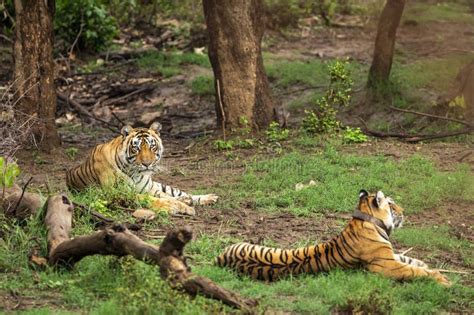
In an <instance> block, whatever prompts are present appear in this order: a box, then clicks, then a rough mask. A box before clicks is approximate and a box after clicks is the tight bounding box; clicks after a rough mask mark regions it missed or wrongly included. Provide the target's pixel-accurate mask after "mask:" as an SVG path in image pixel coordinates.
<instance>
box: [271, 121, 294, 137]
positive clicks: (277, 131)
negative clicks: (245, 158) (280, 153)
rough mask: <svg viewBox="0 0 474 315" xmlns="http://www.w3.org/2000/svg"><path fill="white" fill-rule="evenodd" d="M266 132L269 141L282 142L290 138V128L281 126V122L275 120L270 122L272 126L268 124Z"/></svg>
mask: <svg viewBox="0 0 474 315" xmlns="http://www.w3.org/2000/svg"><path fill="white" fill-rule="evenodd" d="M265 134H266V135H267V139H268V141H270V142H280V141H284V140H286V139H288V136H289V135H290V130H288V129H286V128H281V127H280V124H279V123H277V122H276V121H273V122H271V123H270V126H268V129H267V130H265Z"/></svg>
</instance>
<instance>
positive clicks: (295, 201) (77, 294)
mask: <svg viewBox="0 0 474 315" xmlns="http://www.w3.org/2000/svg"><path fill="white" fill-rule="evenodd" d="M292 145H294V147H293V146H292ZM285 146H287V147H285V149H286V151H287V152H289V153H286V154H284V155H281V156H277V157H274V158H270V159H269V158H268V157H264V158H263V159H262V160H260V161H250V162H248V164H247V171H246V172H245V173H244V174H243V175H242V176H241V177H240V178H236V181H235V182H234V183H227V182H226V183H222V182H225V181H226V179H223V180H222V182H221V183H219V186H221V187H222V188H220V189H221V191H217V192H218V193H219V194H220V195H221V196H225V198H222V201H221V203H220V204H218V205H217V206H218V207H221V208H223V209H225V208H226V207H231V208H232V209H238V208H239V207H240V206H239V202H240V201H248V200H255V201H256V204H257V209H255V210H253V211H285V212H292V213H296V214H314V213H321V212H327V211H346V212H348V211H352V209H353V208H354V207H355V204H356V202H357V194H358V191H359V189H361V188H366V189H368V190H371V191H374V190H376V189H382V190H383V191H384V192H385V193H386V194H387V195H390V196H392V197H393V198H394V199H395V200H396V201H397V202H398V203H399V204H400V205H401V206H403V207H404V208H405V209H406V212H407V213H408V217H409V215H410V213H414V212H419V211H422V210H423V209H425V208H431V207H436V206H437V205H440V204H441V203H442V202H446V201H449V200H452V199H454V198H455V199H456V200H467V201H472V200H473V199H472V198H473V197H472V196H474V193H473V191H472V190H473V189H474V185H473V178H472V176H471V172H470V169H469V167H468V166H465V165H461V166H459V168H458V170H457V171H454V172H441V171H439V170H438V169H437V168H436V167H435V166H434V165H433V163H432V162H431V161H429V160H428V159H426V158H423V157H421V156H419V155H414V156H412V157H410V158H408V159H405V160H400V161H396V160H393V159H391V158H387V157H383V156H359V155H354V154H347V153H343V152H342V151H341V149H343V147H342V146H341V145H340V143H339V142H338V141H337V140H334V139H333V138H328V137H323V136H320V137H308V136H301V137H299V138H297V139H296V140H295V141H294V143H291V142H285ZM291 151H293V152H291ZM243 163H245V161H243ZM310 179H313V180H317V182H318V185H316V186H311V187H309V188H307V189H304V190H302V191H298V192H296V191H295V190H294V185H295V184H296V183H298V182H303V183H307V182H308V181H309V180H310ZM214 188H216V187H214ZM214 188H213V190H214ZM206 190H207V191H209V187H207V188H206ZM72 198H73V199H74V200H75V201H76V202H79V203H82V204H85V205H89V206H90V205H93V206H94V207H95V208H96V210H98V211H101V212H102V213H103V214H104V215H106V216H110V217H112V218H114V219H116V220H117V221H131V217H130V216H129V214H128V213H125V212H124V211H123V210H120V209H119V208H116V207H115V205H117V204H122V205H127V202H128V203H129V204H128V206H129V207H131V208H133V207H138V206H142V205H145V204H141V203H137V202H136V201H134V200H135V199H134V194H133V193H132V192H131V191H130V190H129V189H128V188H127V187H122V186H119V187H118V188H116V189H110V190H109V189H97V188H92V189H89V190H87V191H85V192H83V193H81V194H75V195H73V196H72ZM100 205H102V206H103V207H101V206H100ZM43 214H44V213H43V212H42V211H40V212H39V213H38V214H37V215H36V216H35V217H34V218H31V219H30V220H27V221H26V222H25V224H24V225H22V226H20V225H17V224H16V223H15V222H11V221H10V220H8V219H6V218H5V217H4V216H3V215H1V214H0V227H1V230H2V233H3V236H2V237H0V295H7V294H11V292H13V293H15V294H18V295H19V296H26V297H35V298H34V300H35V301H38V302H41V300H42V299H46V300H50V301H54V305H53V304H48V305H46V306H44V307H42V308H41V309H35V310H33V311H31V312H30V313H33V314H49V313H51V312H58V313H61V314H62V313H66V312H75V313H77V312H81V313H92V314H117V313H118V314H122V313H124V314H135V313H141V314H155V313H157V314H206V313H226V312H232V311H233V310H231V309H230V308H228V307H226V306H223V305H222V304H221V303H219V302H216V301H212V300H209V299H206V298H203V297H197V298H195V299H192V298H190V297H188V296H187V295H184V294H181V293H179V292H176V291H174V290H172V289H170V288H169V286H168V284H167V283H166V282H165V281H163V280H161V279H160V277H159V270H158V268H157V267H156V266H150V265H147V264H145V263H142V262H139V261H136V260H134V259H131V258H116V257H103V256H95V257H87V258H85V259H84V260H82V261H81V262H79V263H78V264H77V265H76V266H75V267H74V268H73V269H72V270H64V269H60V270H56V269H53V268H49V267H47V268H45V269H43V270H41V269H35V268H32V267H30V266H29V263H28V255H27V253H29V252H30V250H31V249H32V248H33V247H36V248H38V249H39V253H40V254H41V255H44V256H45V255H46V254H47V244H46V233H47V231H46V230H45V228H44V226H43V224H42V216H43ZM223 216H224V218H225V213H223ZM161 219H162V220H164V221H162V222H161V223H163V222H165V221H166V219H165V218H161ZM312 220H315V224H318V222H317V216H313V217H312ZM159 222H160V221H159ZM149 227H152V225H148V226H145V228H149ZM92 230H93V224H92V221H91V216H90V214H89V213H88V212H87V211H81V210H76V214H75V217H74V229H73V233H72V234H73V235H79V234H84V233H90V232H91V231H92ZM325 236H330V235H325ZM316 237H320V235H318V236H316V235H315V238H314V239H316ZM394 238H395V240H397V241H398V242H400V243H402V244H404V245H406V246H412V247H416V248H418V249H420V250H421V251H430V252H434V253H440V254H443V255H446V254H453V255H460V256H461V257H462V258H463V259H464V260H465V262H466V265H467V266H472V245H471V244H470V243H469V242H468V241H464V240H459V239H457V238H455V237H454V236H452V235H451V234H450V230H449V228H448V227H447V226H444V225H441V226H439V227H438V228H435V227H418V226H416V227H415V226H408V227H403V228H401V229H399V230H397V231H396V233H394ZM314 239H313V238H311V240H314ZM242 240H243V238H242V237H230V236H229V235H225V234H222V233H220V232H219V231H216V232H215V233H213V234H198V235H196V236H195V240H193V241H192V242H191V243H190V244H189V245H188V246H187V247H186V250H185V254H186V255H187V256H190V257H191V259H189V260H188V261H189V262H190V264H191V266H192V268H193V271H194V272H195V273H196V274H199V275H202V276H206V277H209V278H210V279H212V280H213V281H215V282H216V283H218V284H219V285H222V286H223V287H225V288H227V289H230V290H234V291H236V292H238V293H239V294H241V295H243V296H246V297H252V298H256V299H258V300H259V303H260V304H259V306H258V309H257V311H258V312H259V313H263V312H266V311H282V312H294V313H311V314H313V313H314V314H329V313H332V312H336V311H340V312H344V311H347V312H350V311H356V312H365V313H393V314H421V313H441V312H466V313H468V312H471V311H472V309H473V308H474V305H473V302H472V301H473V300H474V289H473V288H472V287H470V286H467V285H465V284H463V283H466V281H465V279H466V278H469V277H471V276H459V275H455V274H448V277H449V278H450V280H451V281H452V282H453V287H451V288H444V287H441V286H439V285H438V284H437V283H435V282H434V281H432V280H429V279H420V280H416V281H412V282H407V283H400V282H396V281H393V280H390V279H387V278H384V277H382V276H380V275H375V274H371V273H368V272H366V271H363V270H353V271H342V270H336V271H334V272H331V273H329V274H319V275H303V276H300V277H294V278H287V279H283V280H281V281H279V282H277V283H273V284H266V283H263V282H257V281H253V280H251V279H249V278H248V277H242V276H238V275H237V274H235V273H234V272H233V271H231V270H227V269H222V268H218V267H217V266H215V265H214V264H213V262H214V259H215V257H216V256H217V255H218V254H219V253H220V252H221V251H222V250H223V249H224V248H225V247H226V246H227V245H229V244H232V243H234V242H237V241H242ZM311 240H308V239H295V240H294V242H293V244H294V246H297V245H307V244H309V243H312V241H311ZM157 243H158V242H157ZM265 244H266V245H270V246H278V242H277V240H272V239H266V240H265ZM435 257H436V255H435ZM421 258H423V257H421ZM430 260H432V259H430ZM443 267H445V266H443ZM446 268H449V266H447V267H446ZM469 281H470V280H468V281H467V282H468V283H469ZM470 283H472V282H470ZM177 301H179V303H178V302H177Z"/></svg>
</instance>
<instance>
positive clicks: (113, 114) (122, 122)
mask: <svg viewBox="0 0 474 315" xmlns="http://www.w3.org/2000/svg"><path fill="white" fill-rule="evenodd" d="M111 113H112V116H114V118H115V119H117V120H118V122H119V123H121V124H122V126H125V125H126V123H125V122H124V121H123V120H122V119H120V118H119V117H118V116H117V115H116V114H115V113H114V112H111Z"/></svg>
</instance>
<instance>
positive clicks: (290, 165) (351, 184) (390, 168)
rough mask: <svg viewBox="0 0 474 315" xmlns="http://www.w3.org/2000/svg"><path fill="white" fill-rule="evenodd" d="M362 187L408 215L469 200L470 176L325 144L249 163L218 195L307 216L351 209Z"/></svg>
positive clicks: (463, 170) (473, 183) (473, 185)
mask: <svg viewBox="0 0 474 315" xmlns="http://www.w3.org/2000/svg"><path fill="white" fill-rule="evenodd" d="M310 180H315V181H316V182H317V185H316V186H311V187H308V188H307V189H303V190H300V191H295V184H296V183H299V182H303V183H307V182H309V181H310ZM249 187H251V189H249ZM362 188H364V189H367V190H369V191H375V190H382V191H384V192H385V194H386V195H388V196H391V197H393V198H394V199H395V200H396V201H397V202H398V203H399V204H400V205H401V206H402V207H404V208H405V209H406V211H407V213H414V212H419V211H421V210H423V209H426V208H429V207H433V206H435V205H437V204H439V203H440V202H441V200H450V198H452V199H456V200H460V199H461V200H473V196H474V192H473V189H474V178H473V177H472V176H471V175H470V172H469V167H468V166H466V165H464V166H460V167H459V168H458V170H457V171H455V172H449V173H445V172H440V171H438V170H436V168H435V167H434V165H433V163H432V162H430V161H429V160H427V159H425V158H423V157H421V156H419V155H413V156H412V157H411V158H409V159H407V160H402V161H398V162H397V161H395V160H393V159H391V158H387V157H382V156H357V155H347V154H341V153H340V152H338V150H337V149H335V147H334V146H332V145H327V146H326V147H325V148H324V150H322V151H321V152H318V153H315V154H312V155H308V154H303V153H298V152H294V153H289V154H287V155H284V156H282V157H277V158H273V159H270V160H264V161H261V162H260V161H258V162H253V163H250V164H249V165H248V167H247V171H246V172H245V174H244V175H243V176H242V177H241V179H240V181H239V182H237V184H229V185H225V186H223V188H222V189H223V191H222V192H221V194H224V191H225V192H227V195H228V192H231V195H230V196H229V197H228V198H227V202H228V204H227V205H230V204H234V205H235V204H236V202H239V201H244V200H255V202H256V206H257V208H258V209H260V210H265V211H286V212H291V213H295V214H298V215H310V214H314V213H321V212H323V213H324V212H329V211H343V212H350V211H352V209H353V208H354V206H355V204H356V201H357V193H358V191H359V190H360V189H362Z"/></svg>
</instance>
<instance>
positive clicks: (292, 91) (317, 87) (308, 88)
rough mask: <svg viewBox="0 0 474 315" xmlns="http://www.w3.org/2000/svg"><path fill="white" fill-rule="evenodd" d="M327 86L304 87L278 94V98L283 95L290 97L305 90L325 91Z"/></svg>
mask: <svg viewBox="0 0 474 315" xmlns="http://www.w3.org/2000/svg"><path fill="white" fill-rule="evenodd" d="M328 87H329V86H328V85H313V86H305V87H302V88H298V89H294V90H291V91H284V92H281V93H278V95H279V96H284V95H290V94H294V93H298V92H303V91H307V90H317V89H327V88H328Z"/></svg>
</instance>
